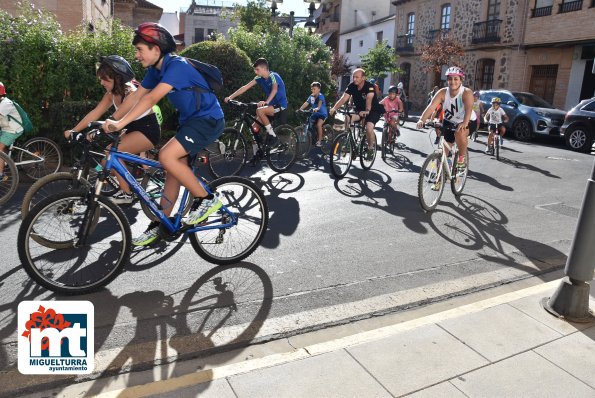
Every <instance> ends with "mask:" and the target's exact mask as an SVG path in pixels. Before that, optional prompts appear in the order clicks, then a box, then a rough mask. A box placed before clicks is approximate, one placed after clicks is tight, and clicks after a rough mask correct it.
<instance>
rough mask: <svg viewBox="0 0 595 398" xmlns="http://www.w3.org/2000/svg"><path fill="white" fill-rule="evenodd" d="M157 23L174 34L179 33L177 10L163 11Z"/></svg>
mask: <svg viewBox="0 0 595 398" xmlns="http://www.w3.org/2000/svg"><path fill="white" fill-rule="evenodd" d="M159 23H160V24H161V25H163V26H164V27H165V28H166V29H167V30H168V31H169V33H171V34H172V35H174V36H175V35H177V34H179V33H180V18H179V16H178V13H177V12H164V13H163V14H161V19H160V20H159Z"/></svg>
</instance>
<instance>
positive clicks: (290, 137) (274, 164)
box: [266, 124, 299, 173]
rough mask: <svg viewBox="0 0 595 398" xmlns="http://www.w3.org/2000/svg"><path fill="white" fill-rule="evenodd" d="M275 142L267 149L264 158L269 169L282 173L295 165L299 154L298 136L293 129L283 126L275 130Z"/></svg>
mask: <svg viewBox="0 0 595 398" xmlns="http://www.w3.org/2000/svg"><path fill="white" fill-rule="evenodd" d="M275 135H276V136H277V142H276V143H275V145H273V146H272V147H267V152H266V158H267V163H268V164H269V167H270V168H271V169H273V170H274V171H276V172H277V173H283V172H285V171H287V170H289V168H290V167H291V165H292V164H293V163H295V161H296V159H297V155H298V152H299V143H298V136H297V134H296V133H295V130H294V129H293V127H291V126H289V125H287V124H284V125H281V126H278V127H277V128H275Z"/></svg>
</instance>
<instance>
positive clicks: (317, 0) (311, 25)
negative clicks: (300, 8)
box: [267, 0, 321, 37]
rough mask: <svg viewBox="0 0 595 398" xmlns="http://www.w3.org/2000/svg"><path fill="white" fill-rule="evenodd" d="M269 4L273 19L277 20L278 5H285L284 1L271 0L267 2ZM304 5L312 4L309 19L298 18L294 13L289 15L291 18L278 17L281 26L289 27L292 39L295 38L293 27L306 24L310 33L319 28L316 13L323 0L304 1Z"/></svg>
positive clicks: (309, 7) (309, 9)
mask: <svg viewBox="0 0 595 398" xmlns="http://www.w3.org/2000/svg"><path fill="white" fill-rule="evenodd" d="M267 3H271V15H272V16H273V18H277V17H278V13H277V10H279V7H278V6H277V4H280V3H283V0H275V1H272V0H270V1H267ZM304 3H309V4H310V5H309V6H308V12H309V15H308V16H307V17H296V16H295V12H294V11H291V12H290V13H289V17H283V16H280V17H278V20H279V25H281V26H284V27H287V28H288V29H289V36H290V37H292V36H293V27H294V26H295V25H296V24H298V23H302V22H305V24H304V27H305V28H307V29H308V31H309V32H310V33H312V29H316V28H317V27H318V24H317V23H316V21H315V18H314V12H315V11H316V9H317V8H318V6H319V5H320V4H321V0H304Z"/></svg>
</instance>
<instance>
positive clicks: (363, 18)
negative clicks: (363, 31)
mask: <svg viewBox="0 0 595 398" xmlns="http://www.w3.org/2000/svg"><path fill="white" fill-rule="evenodd" d="M394 10H395V6H393V5H392V4H391V1H389V0H343V1H342V2H341V32H346V31H349V30H351V29H353V28H355V27H357V26H359V25H363V24H368V23H371V22H373V21H377V20H379V19H382V18H386V17H388V16H389V15H391V14H394ZM372 14H375V15H372Z"/></svg>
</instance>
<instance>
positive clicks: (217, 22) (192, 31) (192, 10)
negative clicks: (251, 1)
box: [181, 0, 237, 46]
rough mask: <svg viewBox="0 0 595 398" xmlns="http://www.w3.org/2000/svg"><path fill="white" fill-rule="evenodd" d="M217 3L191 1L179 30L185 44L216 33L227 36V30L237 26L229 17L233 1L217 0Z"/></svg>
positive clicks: (199, 40)
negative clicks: (221, 0)
mask: <svg viewBox="0 0 595 398" xmlns="http://www.w3.org/2000/svg"><path fill="white" fill-rule="evenodd" d="M210 3H213V2H212V1H211V2H210ZM205 4H206V3H205ZM218 4H220V5H216V6H215V5H202V4H201V2H197V1H196V0H193V1H192V4H191V5H190V7H189V8H188V10H187V11H186V13H185V14H186V15H185V16H184V22H183V25H184V30H183V32H181V33H184V42H185V44H186V46H189V45H191V44H194V43H199V42H201V41H205V40H208V39H209V36H211V35H212V34H216V33H221V34H223V35H224V36H225V37H227V32H228V30H229V29H230V28H233V27H235V26H237V24H236V23H235V22H234V21H232V20H231V19H230V14H231V12H232V11H233V8H232V7H233V3H231V2H219V3H218Z"/></svg>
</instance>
